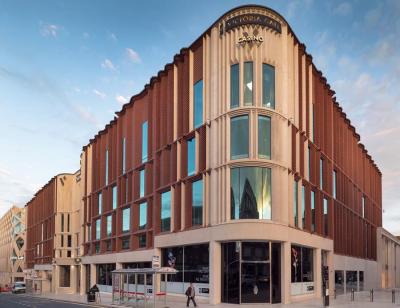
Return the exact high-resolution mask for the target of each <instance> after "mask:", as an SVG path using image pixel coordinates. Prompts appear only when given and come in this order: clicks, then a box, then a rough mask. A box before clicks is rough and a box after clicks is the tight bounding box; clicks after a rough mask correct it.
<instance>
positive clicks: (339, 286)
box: [335, 271, 344, 295]
mask: <svg viewBox="0 0 400 308" xmlns="http://www.w3.org/2000/svg"><path fill="white" fill-rule="evenodd" d="M335 289H336V294H337V295H340V294H343V293H344V278H343V271H335Z"/></svg>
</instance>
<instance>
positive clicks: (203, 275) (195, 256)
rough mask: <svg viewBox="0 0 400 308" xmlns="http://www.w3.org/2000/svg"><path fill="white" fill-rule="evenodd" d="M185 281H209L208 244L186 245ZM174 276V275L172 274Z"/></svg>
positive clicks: (184, 248)
mask: <svg viewBox="0 0 400 308" xmlns="http://www.w3.org/2000/svg"><path fill="white" fill-rule="evenodd" d="M183 251H184V254H183V256H184V263H183V264H184V269H183V270H184V275H183V277H184V282H194V283H208V282H209V251H208V244H202V245H193V246H184V247H183ZM171 276H172V275H171Z"/></svg>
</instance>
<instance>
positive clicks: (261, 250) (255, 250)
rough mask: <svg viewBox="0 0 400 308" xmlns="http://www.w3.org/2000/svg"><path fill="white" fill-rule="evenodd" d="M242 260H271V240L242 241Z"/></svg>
mask: <svg viewBox="0 0 400 308" xmlns="http://www.w3.org/2000/svg"><path fill="white" fill-rule="evenodd" d="M241 246H242V261H269V242H242V245H241Z"/></svg>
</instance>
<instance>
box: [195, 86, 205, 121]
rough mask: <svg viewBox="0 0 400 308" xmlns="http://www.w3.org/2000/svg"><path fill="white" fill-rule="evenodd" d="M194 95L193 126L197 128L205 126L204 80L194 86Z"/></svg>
mask: <svg viewBox="0 0 400 308" xmlns="http://www.w3.org/2000/svg"><path fill="white" fill-rule="evenodd" d="M193 93H194V98H193V104H194V108H193V112H194V114H193V125H194V127H195V128H196V127H199V126H201V124H203V80H199V81H198V82H196V83H195V84H194V91H193Z"/></svg>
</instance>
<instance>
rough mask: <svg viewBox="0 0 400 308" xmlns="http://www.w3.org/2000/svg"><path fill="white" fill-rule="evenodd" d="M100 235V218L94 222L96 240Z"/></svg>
mask: <svg viewBox="0 0 400 308" xmlns="http://www.w3.org/2000/svg"><path fill="white" fill-rule="evenodd" d="M100 235H101V218H99V219H97V220H96V240H99V239H100Z"/></svg>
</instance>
